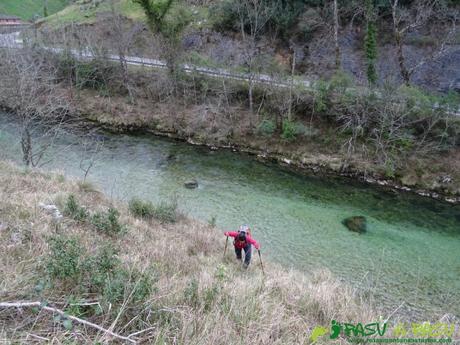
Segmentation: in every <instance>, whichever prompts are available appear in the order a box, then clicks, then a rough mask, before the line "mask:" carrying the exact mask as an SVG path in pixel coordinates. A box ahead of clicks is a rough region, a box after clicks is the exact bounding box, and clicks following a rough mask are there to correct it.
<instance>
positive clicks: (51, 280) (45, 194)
mask: <svg viewBox="0 0 460 345" xmlns="http://www.w3.org/2000/svg"><path fill="white" fill-rule="evenodd" d="M0 182H1V183H0V185H1V186H2V189H1V190H0V209H1V210H2V213H1V219H0V237H1V241H0V243H1V244H0V247H1V251H0V252H1V254H0V271H1V272H2V276H3V279H2V283H1V285H0V295H1V301H2V302H6V301H9V302H14V301H24V300H26V301H42V302H44V303H46V305H47V306H50V307H53V308H58V309H60V310H63V311H65V313H66V314H68V315H70V316H75V317H78V318H81V319H84V320H87V321H89V322H92V323H94V324H97V325H99V326H101V327H103V328H105V329H109V328H110V329H111V331H113V332H114V333H116V334H118V335H121V336H128V335H129V334H134V333H136V332H140V331H143V332H142V333H139V335H134V336H132V337H131V339H132V340H141V339H142V340H143V341H144V342H152V341H157V342H158V341H159V339H160V343H164V342H166V343H172V342H174V339H176V340H175V341H179V342H181V343H194V344H196V343H203V344H240V343H253V344H267V343H270V344H303V343H306V342H307V341H308V338H309V336H310V334H311V331H312V329H313V328H314V327H315V326H318V325H326V326H327V324H328V322H329V320H330V319H333V318H334V319H338V320H359V321H361V322H366V321H372V320H374V319H375V317H376V315H377V314H376V312H375V311H374V310H373V308H372V307H370V306H369V304H368V303H369V301H365V300H361V299H360V298H359V296H357V295H356V293H355V291H356V290H352V289H351V288H349V287H348V286H347V285H345V284H344V283H341V282H338V281H337V280H336V279H335V278H334V277H333V276H332V275H331V274H330V273H328V272H327V271H320V272H316V273H314V274H312V276H311V277H310V278H307V277H306V276H305V275H304V274H302V273H300V272H296V271H289V272H286V271H285V270H283V269H282V268H281V267H280V266H277V265H275V264H273V263H271V262H269V261H265V262H264V264H265V267H264V268H265V276H263V275H262V272H261V270H260V267H258V262H257V261H256V259H257V258H256V257H255V258H254V262H253V263H252V265H251V266H250V268H249V270H248V271H244V270H242V269H241V268H240V267H239V265H237V263H236V262H235V261H234V259H233V254H232V253H230V252H231V250H227V256H226V257H225V258H224V259H223V258H222V250H223V248H224V244H225V241H224V238H223V236H222V238H221V237H220V236H218V234H219V233H220V231H218V230H217V229H215V228H213V227H212V226H210V225H206V224H203V223H200V222H197V221H194V220H190V219H187V218H185V217H184V216H179V217H178V218H177V221H176V222H175V223H164V222H163V223H162V222H160V221H159V220H158V219H150V220H143V219H139V218H136V217H135V216H134V215H133V213H132V212H131V211H129V209H128V206H127V205H126V204H123V203H119V202H117V201H115V200H109V199H107V198H106V197H105V196H104V195H103V194H101V193H100V192H98V191H96V190H95V189H94V188H93V187H92V186H91V185H89V184H88V183H84V182H81V181H71V180H70V181H69V180H66V178H65V177H64V176H62V175H59V174H45V173H41V172H39V171H24V170H23V169H20V168H18V167H16V166H14V165H11V164H9V163H6V162H0ZM69 195H73V196H74V200H75V201H76V203H77V204H78V205H79V206H78V207H79V208H78V209H80V210H81V209H82V208H84V209H85V210H87V212H89V213H90V214H95V213H99V214H104V212H107V210H108V209H109V208H114V209H116V210H117V211H118V212H119V216H118V218H117V222H119V223H120V224H121V226H122V228H123V229H124V231H123V232H120V233H111V232H110V231H107V232H105V233H104V232H101V231H100V228H98V227H96V226H95V225H94V224H92V223H89V222H87V221H85V220H84V218H81V217H80V218H78V217H76V216H75V214H73V216H72V214H69V213H68V212H69V210H68V207H69ZM43 205H56V207H57V209H58V213H59V214H61V215H63V217H62V218H60V217H57V216H56V211H55V210H54V209H52V207H51V206H49V207H46V206H43ZM66 210H67V211H66ZM74 210H75V209H74ZM78 214H80V215H81V213H78ZM90 219H92V218H90ZM98 219H103V218H101V217H99V218H98ZM99 223H100V222H99ZM98 229H99V230H98ZM216 236H217V238H216ZM101 253H103V254H101ZM262 253H263V247H262ZM96 259H97V260H96ZM88 260H89V261H88ZM91 260H96V261H91ZM89 262H92V264H91V265H89V266H88V263H89ZM101 263H102V266H101ZM102 267H106V268H107V267H108V270H107V271H106V274H107V276H108V277H109V278H110V279H109V280H105V278H104V276H100V275H99V274H100V270H101V269H102ZM120 275H121V276H122V277H124V278H123V279H122V280H120ZM99 279H102V282H101V281H99ZM100 284H102V285H103V286H104V288H99V286H100ZM104 284H105V285H104ZM120 284H121V285H120ZM117 293H118V294H120V295H117ZM0 319H1V320H2V322H1V323H2V325H3V326H2V327H1V328H0V336H1V338H2V339H8V340H9V341H12V342H15V341H20V342H30V341H34V339H36V337H40V338H39V339H41V340H42V341H47V340H50V339H51V338H54V339H55V340H56V339H58V340H59V341H61V342H62V341H68V340H73V341H77V342H96V341H104V340H107V339H109V338H110V337H108V336H107V335H104V333H103V332H99V331H96V330H95V329H93V328H91V327H86V328H85V327H83V326H82V325H81V324H80V323H79V322H78V321H75V320H74V321H71V322H70V324H69V322H66V320H68V318H66V317H65V316H64V317H57V314H56V313H54V315H53V313H50V312H49V311H45V310H43V311H41V312H38V310H37V309H34V308H20V309H16V308H11V309H2V310H1V312H0ZM29 321H30V322H33V323H34V325H33V327H32V328H31V327H30V322H29ZM13 330H14V331H13ZM342 340H343V339H342Z"/></svg>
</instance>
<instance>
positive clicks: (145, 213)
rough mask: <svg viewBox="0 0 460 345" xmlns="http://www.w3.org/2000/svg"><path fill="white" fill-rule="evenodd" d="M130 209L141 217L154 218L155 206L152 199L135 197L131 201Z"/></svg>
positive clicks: (136, 215)
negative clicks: (145, 199) (144, 199)
mask: <svg viewBox="0 0 460 345" xmlns="http://www.w3.org/2000/svg"><path fill="white" fill-rule="evenodd" d="M129 211H130V212H131V213H132V214H133V215H134V216H135V217H139V218H152V217H153V216H154V214H155V206H154V205H153V204H152V203H151V202H150V201H143V200H141V199H138V198H133V199H131V200H130V201H129Z"/></svg>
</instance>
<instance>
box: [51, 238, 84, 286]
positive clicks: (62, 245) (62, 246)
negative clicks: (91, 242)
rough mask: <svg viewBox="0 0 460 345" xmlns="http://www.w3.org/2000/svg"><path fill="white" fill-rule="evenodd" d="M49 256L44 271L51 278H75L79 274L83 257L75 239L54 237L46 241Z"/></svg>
mask: <svg viewBox="0 0 460 345" xmlns="http://www.w3.org/2000/svg"><path fill="white" fill-rule="evenodd" d="M48 245H49V247H50V254H49V256H48V258H47V260H46V270H47V272H48V274H49V275H50V276H51V277H52V278H58V279H65V278H76V277H77V276H79V274H80V260H81V256H82V255H83V252H82V248H81V246H80V243H79V242H78V241H77V240H76V239H75V238H69V237H65V236H63V235H55V236H53V237H50V238H49V239H48Z"/></svg>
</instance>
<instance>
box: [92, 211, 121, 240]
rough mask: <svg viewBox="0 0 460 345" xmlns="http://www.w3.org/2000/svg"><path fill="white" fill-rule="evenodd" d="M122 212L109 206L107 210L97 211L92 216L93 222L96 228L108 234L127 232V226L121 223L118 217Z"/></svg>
mask: <svg viewBox="0 0 460 345" xmlns="http://www.w3.org/2000/svg"><path fill="white" fill-rule="evenodd" d="M119 216H120V213H119V212H118V210H116V209H114V208H112V207H111V208H109V210H108V211H107V212H96V213H95V214H93V215H92V216H91V224H93V225H94V226H95V228H96V229H97V230H99V231H101V232H103V233H105V234H107V235H118V234H120V233H123V232H125V230H126V228H125V226H123V225H121V224H120V222H119V220H118V217H119Z"/></svg>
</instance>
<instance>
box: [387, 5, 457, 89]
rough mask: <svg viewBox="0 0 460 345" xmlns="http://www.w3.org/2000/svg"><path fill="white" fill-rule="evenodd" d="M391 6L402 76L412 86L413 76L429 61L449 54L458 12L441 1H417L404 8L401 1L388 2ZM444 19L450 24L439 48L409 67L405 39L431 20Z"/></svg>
mask: <svg viewBox="0 0 460 345" xmlns="http://www.w3.org/2000/svg"><path fill="white" fill-rule="evenodd" d="M388 1H389V3H390V5H391V16H392V19H393V21H392V23H393V36H394V39H395V44H396V49H397V52H396V55H397V58H398V64H399V69H400V73H401V76H402V78H403V80H404V83H405V84H406V85H410V78H411V76H412V74H413V73H414V72H415V71H416V70H417V69H418V68H419V67H421V66H422V65H424V64H425V63H426V62H428V61H429V60H434V59H437V58H439V57H440V56H442V55H443V54H445V53H446V52H447V43H448V42H449V40H450V39H451V38H452V37H453V36H454V33H455V31H456V22H457V20H458V10H454V9H449V8H446V7H445V4H443V2H441V1H439V0H417V1H415V2H414V4H413V5H412V6H411V7H407V8H405V7H403V6H401V5H400V3H399V0H388ZM441 18H443V19H444V21H447V22H450V24H451V25H450V27H449V29H448V30H447V33H444V34H443V38H442V39H440V40H439V44H438V45H437V48H436V49H434V50H433V53H432V54H431V56H428V57H426V58H424V59H421V60H420V61H419V62H418V63H416V64H414V65H413V66H411V67H409V66H408V63H407V60H406V57H405V54H404V49H403V46H404V38H405V36H406V35H407V34H408V33H409V32H411V31H415V30H417V29H419V28H421V27H423V26H424V25H425V24H427V23H428V22H429V21H430V20H434V19H437V20H438V21H439V19H441Z"/></svg>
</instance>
